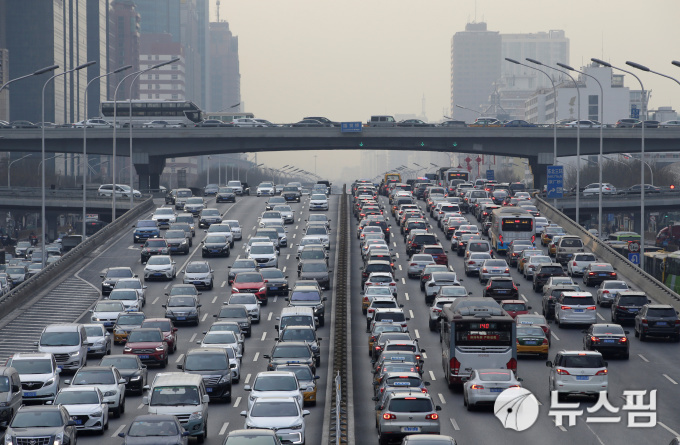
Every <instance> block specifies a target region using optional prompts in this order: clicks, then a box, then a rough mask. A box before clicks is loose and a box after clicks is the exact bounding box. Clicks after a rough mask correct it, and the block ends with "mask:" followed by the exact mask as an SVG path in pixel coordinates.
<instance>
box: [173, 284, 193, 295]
mask: <svg viewBox="0 0 680 445" xmlns="http://www.w3.org/2000/svg"><path fill="white" fill-rule="evenodd" d="M170 295H198V292H197V291H196V288H195V287H194V286H193V285H189V286H173V287H171V288H170Z"/></svg>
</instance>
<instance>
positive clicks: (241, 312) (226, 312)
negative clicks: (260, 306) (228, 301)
mask: <svg viewBox="0 0 680 445" xmlns="http://www.w3.org/2000/svg"><path fill="white" fill-rule="evenodd" d="M220 318H248V313H247V311H246V309H245V308H242V307H228V306H227V307H223V308H222V309H220Z"/></svg>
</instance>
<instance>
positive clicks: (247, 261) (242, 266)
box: [227, 258, 260, 284]
mask: <svg viewBox="0 0 680 445" xmlns="http://www.w3.org/2000/svg"><path fill="white" fill-rule="evenodd" d="M227 268H229V269H230V270H229V275H228V278H227V280H228V284H232V283H233V282H234V278H235V277H236V275H237V274H238V273H240V272H256V271H258V270H260V267H259V266H258V265H257V261H255V260H254V259H252V258H240V259H237V260H235V261H234V264H232V265H231V266H227Z"/></svg>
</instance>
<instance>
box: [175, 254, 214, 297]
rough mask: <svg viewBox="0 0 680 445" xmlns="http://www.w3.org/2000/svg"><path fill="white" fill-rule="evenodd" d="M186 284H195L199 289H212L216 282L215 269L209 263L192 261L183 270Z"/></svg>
mask: <svg viewBox="0 0 680 445" xmlns="http://www.w3.org/2000/svg"><path fill="white" fill-rule="evenodd" d="M182 274H183V275H184V277H183V278H182V282H183V283H184V284H193V285H194V286H196V288H197V289H198V288H199V287H200V288H203V289H208V290H210V289H212V288H213V282H214V274H213V269H212V267H210V264H209V263H208V262H207V261H190V262H189V263H188V264H187V265H186V267H185V268H184V270H182Z"/></svg>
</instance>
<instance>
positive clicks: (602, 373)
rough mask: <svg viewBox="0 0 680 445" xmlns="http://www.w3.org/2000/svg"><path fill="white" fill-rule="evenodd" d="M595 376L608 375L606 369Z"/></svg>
mask: <svg viewBox="0 0 680 445" xmlns="http://www.w3.org/2000/svg"><path fill="white" fill-rule="evenodd" d="M595 375H607V370H606V369H603V370H601V371H597V372H596V373H595Z"/></svg>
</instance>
